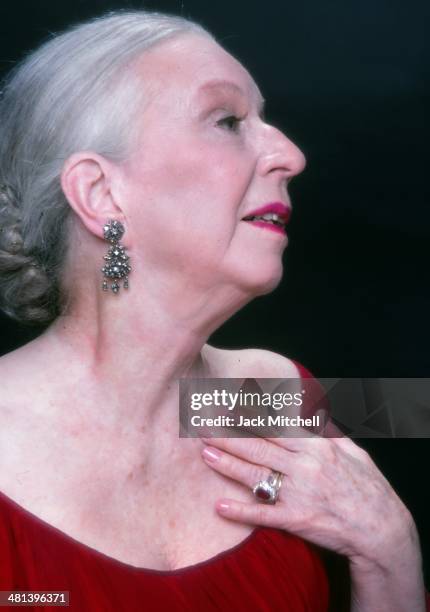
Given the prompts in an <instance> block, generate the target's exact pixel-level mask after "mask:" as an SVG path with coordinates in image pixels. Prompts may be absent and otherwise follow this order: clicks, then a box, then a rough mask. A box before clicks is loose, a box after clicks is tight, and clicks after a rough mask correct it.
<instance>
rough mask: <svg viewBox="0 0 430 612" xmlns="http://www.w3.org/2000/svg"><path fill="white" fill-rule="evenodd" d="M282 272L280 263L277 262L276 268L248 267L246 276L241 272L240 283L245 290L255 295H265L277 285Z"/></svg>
mask: <svg viewBox="0 0 430 612" xmlns="http://www.w3.org/2000/svg"><path fill="white" fill-rule="evenodd" d="M283 272H284V270H283V266H282V263H280V264H279V266H278V267H277V269H274V268H273V267H272V268H271V269H270V270H269V269H267V268H266V269H263V268H260V269H258V268H254V269H251V270H249V269H248V270H247V274H246V276H245V274H242V278H241V283H240V284H241V286H242V288H243V289H244V290H245V291H247V292H249V293H251V294H253V295H255V296H257V295H266V294H267V293H271V292H272V291H274V290H275V289H276V288H277V287H278V285H279V284H280V282H281V280H282V276H283Z"/></svg>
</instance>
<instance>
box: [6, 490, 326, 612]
mask: <svg viewBox="0 0 430 612" xmlns="http://www.w3.org/2000/svg"><path fill="white" fill-rule="evenodd" d="M19 589H22V590H66V591H69V592H70V606H69V609H72V610H76V612H98V611H100V612H102V611H103V612H137V611H139V612H142V611H145V612H146V611H148V612H152V611H160V612H166V611H167V610H170V611H176V610H178V611H187V612H189V611H194V610H195V611H196V612H206V610H207V611H210V610H217V611H221V610H222V611H227V610H234V611H235V612H240V611H244V612H245V611H247V612H249V611H253V610H255V611H257V610H258V611H276V612H278V611H280V610H282V611H283V612H299V611H300V612H302V611H303V612H305V611H312V612H326V611H327V610H328V582H327V576H326V573H325V569H324V566H323V562H322V560H321V559H320V557H319V555H318V553H317V551H316V550H314V548H313V547H312V545H308V544H306V543H305V542H304V541H303V540H301V539H300V538H298V537H295V536H293V535H290V534H288V533H286V532H284V531H281V530H277V529H268V528H263V527H257V528H256V529H255V530H254V531H253V532H252V533H251V534H250V535H249V536H248V538H246V539H245V540H244V541H243V542H242V543H240V544H239V545H238V546H236V547H234V548H231V549H229V550H227V551H224V552H222V553H221V554H219V555H217V556H216V557H213V558H212V559H209V560H208V561H204V562H202V563H197V564H196V565H192V566H189V567H186V568H183V569H180V570H176V571H157V570H148V569H143V568H135V567H133V566H131V565H127V564H125V563H121V562H119V561H117V560H115V559H113V558H111V557H109V556H106V555H104V554H102V553H100V552H98V551H96V550H95V549H92V548H90V547H88V546H85V545H83V544H81V543H80V542H78V541H77V540H74V539H73V538H71V537H70V536H67V535H66V534H64V533H63V532H61V531H59V530H58V529H56V528H54V527H52V526H51V525H48V524H47V523H45V522H43V521H41V520H40V519H39V518H37V517H36V516H34V515H33V514H31V513H29V512H28V511H27V510H25V509H23V508H22V507H21V506H18V505H17V504H16V503H15V502H14V501H12V500H11V499H9V498H7V497H6V496H4V495H3V494H0V590H19ZM29 608H30V609H33V610H36V609H37V610H52V608H48V607H43V606H39V607H38V608H35V607H26V608H25V609H29Z"/></svg>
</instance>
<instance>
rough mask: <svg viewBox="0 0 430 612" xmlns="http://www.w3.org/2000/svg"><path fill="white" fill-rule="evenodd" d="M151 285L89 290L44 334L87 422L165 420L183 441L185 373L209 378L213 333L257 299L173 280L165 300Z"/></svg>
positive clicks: (152, 423)
mask: <svg viewBox="0 0 430 612" xmlns="http://www.w3.org/2000/svg"><path fill="white" fill-rule="evenodd" d="M145 289H146V291H145V293H144V294H143V293H140V292H139V291H138V288H137V287H135V288H134V291H135V292H134V294H133V288H130V289H129V290H128V291H127V290H124V289H123V288H121V290H120V294H119V295H113V294H112V293H105V292H101V291H100V292H98V293H97V292H96V293H95V292H94V291H93V293H92V295H91V294H88V293H87V295H90V297H86V298H85V299H81V300H76V301H75V303H74V305H73V308H71V309H70V310H69V312H68V313H67V314H65V315H63V316H61V317H59V318H58V319H56V321H55V322H54V323H53V325H51V327H50V328H49V329H48V330H47V332H46V334H45V335H46V339H47V340H49V342H50V347H49V348H50V351H51V354H52V356H53V358H57V357H56V356H59V357H58V359H59V363H63V364H67V373H68V375H67V379H69V380H71V381H73V385H72V389H73V393H77V394H79V396H80V401H81V402H82V403H83V406H85V407H86V408H85V410H84V412H83V413H82V422H83V423H85V422H86V420H87V419H88V416H90V419H91V421H94V422H95V423H97V424H100V425H101V426H102V427H103V428H106V429H107V430H109V431H111V432H115V431H118V430H121V431H124V430H133V431H143V430H146V431H150V430H156V429H157V428H158V427H159V425H160V423H163V427H167V428H168V429H169V430H171V432H172V435H174V436H175V437H176V438H177V432H178V427H177V422H178V421H177V416H178V397H179V395H178V380H179V378H182V377H190V378H191V377H194V378H200V377H210V376H211V370H210V364H209V362H208V357H207V353H208V347H207V345H206V342H207V340H208V338H209V336H210V335H211V334H212V333H213V331H214V330H215V329H217V328H218V327H219V326H220V325H221V324H222V323H223V322H224V321H225V320H226V319H228V318H229V317H230V316H231V315H232V314H233V313H234V312H236V311H237V310H238V309H239V308H240V307H242V306H243V305H244V304H245V303H246V302H248V301H249V300H250V299H251V297H250V296H249V295H246V294H244V293H242V294H241V293H240V292H239V291H238V290H237V288H232V287H224V288H223V289H222V290H219V292H218V297H216V292H215V291H212V292H199V293H198V292H192V291H187V290H184V288H183V287H182V286H178V287H177V288H176V290H175V287H174V286H173V284H172V283H170V284H169V290H168V291H167V292H165V295H164V297H162V295H161V294H162V292H161V291H160V290H158V291H150V290H149V289H148V288H147V287H146V288H145ZM52 347H53V348H52ZM88 406H91V414H90V415H88ZM172 410H174V411H175V415H172ZM166 416H167V418H164V417H166ZM172 416H173V418H172ZM165 430H166V429H165Z"/></svg>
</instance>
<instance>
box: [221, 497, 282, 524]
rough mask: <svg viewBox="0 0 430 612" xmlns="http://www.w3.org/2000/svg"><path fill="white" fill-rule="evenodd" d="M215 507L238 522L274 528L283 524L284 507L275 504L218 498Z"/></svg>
mask: <svg viewBox="0 0 430 612" xmlns="http://www.w3.org/2000/svg"><path fill="white" fill-rule="evenodd" d="M215 508H216V510H217V512H219V514H221V515H222V516H224V517H225V518H228V519H230V520H232V521H239V522H240V523H247V524H251V525H263V526H265V527H275V528H282V527H283V525H284V524H285V509H284V510H283V509H282V508H281V507H280V506H277V505H276V504H274V505H267V504H247V503H245V502H239V501H236V500H234V499H219V500H217V502H216V504H215Z"/></svg>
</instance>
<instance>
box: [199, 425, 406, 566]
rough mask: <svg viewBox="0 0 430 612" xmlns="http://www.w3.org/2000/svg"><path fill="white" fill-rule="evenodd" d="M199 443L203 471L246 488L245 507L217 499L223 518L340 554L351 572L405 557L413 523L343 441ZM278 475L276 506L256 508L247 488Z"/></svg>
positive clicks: (369, 465)
mask: <svg viewBox="0 0 430 612" xmlns="http://www.w3.org/2000/svg"><path fill="white" fill-rule="evenodd" d="M303 435H304V436H307V437H303V438H296V437H295V438H203V441H204V442H206V443H208V444H210V446H206V447H205V448H204V449H203V453H202V455H203V457H204V459H205V461H206V463H207V465H208V466H210V467H211V468H212V469H214V470H216V471H217V472H219V473H221V474H224V475H225V476H228V477H230V478H232V479H234V480H237V481H238V482H240V483H242V484H243V485H245V486H246V487H248V488H249V489H250V502H249V503H243V502H239V501H236V500H232V499H222V500H218V501H217V504H216V508H217V510H218V512H219V513H220V514H221V515H222V516H224V517H225V518H228V519H230V520H235V521H240V522H243V523H248V524H258V525H264V526H268V527H274V528H278V529H285V530H287V531H289V532H290V533H293V534H296V535H298V536H300V537H302V538H304V539H306V540H308V541H310V542H313V543H315V544H318V545H320V546H322V547H325V548H328V549H331V550H334V551H336V552H338V553H340V554H343V555H346V556H347V557H349V559H350V560H351V561H352V563H353V564H354V563H355V564H356V566H357V567H359V568H363V570H364V571H365V570H366V569H367V568H369V569H370V568H371V567H374V566H378V565H381V566H382V565H384V564H386V562H387V559H388V560H389V559H390V558H391V557H392V555H393V554H395V555H396V556H398V555H399V554H401V553H402V549H404V551H405V552H408V554H409V553H410V551H411V546H413V545H415V544H413V543H411V540H410V534H411V530H412V525H414V523H413V519H412V517H411V515H410V513H409V511H408V510H407V508H406V506H405V505H404V504H403V502H402V501H401V500H400V498H399V497H398V496H397V494H396V493H395V491H394V490H393V488H392V487H391V486H390V484H389V482H388V481H387V480H386V479H385V477H384V476H383V475H382V474H381V472H380V471H379V470H378V468H377V467H376V465H375V464H374V462H373V461H372V459H371V458H370V457H369V455H368V454H367V453H366V452H365V451H364V450H363V449H361V448H360V447H359V446H357V445H356V444H355V443H354V442H353V441H352V440H351V439H349V438H346V437H340V438H320V437H317V436H312V437H310V434H309V432H303ZM272 470H274V471H279V472H281V473H282V474H284V478H283V481H282V486H281V489H280V491H279V496H278V501H277V502H276V504H274V505H267V504H262V503H258V502H257V501H256V500H255V499H254V497H253V495H252V488H253V486H254V485H255V484H256V483H257V482H258V481H260V480H266V479H267V477H268V476H269V475H270V473H271V471H272Z"/></svg>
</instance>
